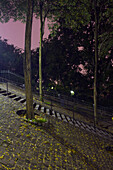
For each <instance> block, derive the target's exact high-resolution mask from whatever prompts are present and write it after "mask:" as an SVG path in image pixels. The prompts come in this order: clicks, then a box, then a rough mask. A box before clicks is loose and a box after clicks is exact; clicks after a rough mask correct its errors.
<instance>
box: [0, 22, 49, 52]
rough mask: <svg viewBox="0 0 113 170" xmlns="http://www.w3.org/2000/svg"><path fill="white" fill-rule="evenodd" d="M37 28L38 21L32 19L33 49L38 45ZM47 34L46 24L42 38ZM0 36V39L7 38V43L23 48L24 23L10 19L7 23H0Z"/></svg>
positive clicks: (38, 35)
mask: <svg viewBox="0 0 113 170" xmlns="http://www.w3.org/2000/svg"><path fill="white" fill-rule="evenodd" d="M39 30H40V21H39V20H36V19H33V28H32V44H31V48H32V49H35V48H37V47H38V46H39V37H40V34H39ZM48 34H49V30H48V26H47V24H46V25H45V34H44V38H47V37H48ZM0 36H1V37H2V39H3V38H4V39H7V40H8V43H9V44H14V46H17V47H19V48H22V49H24V38H25V24H23V23H21V22H20V21H17V22H13V21H12V20H10V21H9V22H8V23H3V24H2V23H0Z"/></svg>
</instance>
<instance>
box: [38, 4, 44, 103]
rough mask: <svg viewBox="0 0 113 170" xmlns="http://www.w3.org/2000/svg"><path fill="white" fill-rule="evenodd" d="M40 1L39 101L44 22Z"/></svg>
mask: <svg viewBox="0 0 113 170" xmlns="http://www.w3.org/2000/svg"><path fill="white" fill-rule="evenodd" d="M42 6H43V4H42V2H40V46H39V95H40V101H43V94H42V39H43V34H44V33H43V29H44V23H43V20H42Z"/></svg>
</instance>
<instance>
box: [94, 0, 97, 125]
mask: <svg viewBox="0 0 113 170" xmlns="http://www.w3.org/2000/svg"><path fill="white" fill-rule="evenodd" d="M94 8H95V70H94V126H96V123H97V65H98V14H97V0H95V5H94Z"/></svg>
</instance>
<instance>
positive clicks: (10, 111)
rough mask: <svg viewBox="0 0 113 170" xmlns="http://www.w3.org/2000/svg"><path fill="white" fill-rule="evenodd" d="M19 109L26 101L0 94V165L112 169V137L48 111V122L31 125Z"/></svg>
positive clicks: (32, 169) (54, 169) (59, 169)
mask: <svg viewBox="0 0 113 170" xmlns="http://www.w3.org/2000/svg"><path fill="white" fill-rule="evenodd" d="M15 93H18V94H19V93H20V92H19V91H15ZM20 95H22V94H20ZM19 109H25V103H21V102H17V101H15V100H14V99H12V98H8V97H7V96H3V95H2V94H0V169H3V170H6V169H11V170H13V169H15V170H24V169H25V170H27V169H29V170H38V169H39V170H46V169H47V170H49V169H50V170H63V169H64V170H65V169H67V170H75V169H77V170H79V169H89V170H90V169H91V170H93V169H103V170H112V169H113V161H112V160H113V152H109V151H107V150H109V148H110V147H113V142H112V141H110V140H109V141H108V140H107V139H105V138H102V137H99V136H98V135H95V134H92V133H91V132H87V131H86V130H85V129H81V128H78V127H76V126H73V125H71V124H69V123H67V122H63V121H62V120H58V119H56V118H55V117H51V116H49V115H45V116H47V117H48V119H49V120H50V124H48V125H47V126H44V127H42V126H35V125H31V124H29V123H27V122H25V121H23V120H22V119H21V118H20V117H19V116H18V115H17V114H16V111H17V110H19ZM37 112H38V110H37ZM106 148H107V149H106Z"/></svg>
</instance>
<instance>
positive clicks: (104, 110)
mask: <svg viewBox="0 0 113 170" xmlns="http://www.w3.org/2000/svg"><path fill="white" fill-rule="evenodd" d="M7 73H8V74H9V75H10V76H7V77H6V78H4V77H0V82H1V83H5V85H6V89H7V92H8V83H12V84H14V85H16V86H19V87H22V88H23V85H24V78H23V77H21V76H19V75H16V74H14V73H11V72H7ZM3 74H6V72H2V76H3ZM14 77H15V78H14ZM34 93H36V94H37V95H38V94H39V92H38V91H36V90H35V89H34ZM43 96H44V99H46V100H49V101H50V103H51V109H52V105H53V104H57V105H58V107H61V108H62V107H63V108H65V109H67V110H70V111H72V112H73V118H74V117H75V113H78V114H80V115H82V116H84V117H87V118H89V119H91V120H94V108H93V103H88V102H86V101H84V100H80V99H78V98H73V97H71V96H65V95H62V94H56V93H49V92H47V91H45V90H44V91H43ZM112 117H113V108H112V107H109V108H108V107H103V106H99V105H98V108H97V120H98V121H99V122H100V121H105V122H107V123H111V124H113V121H112Z"/></svg>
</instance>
